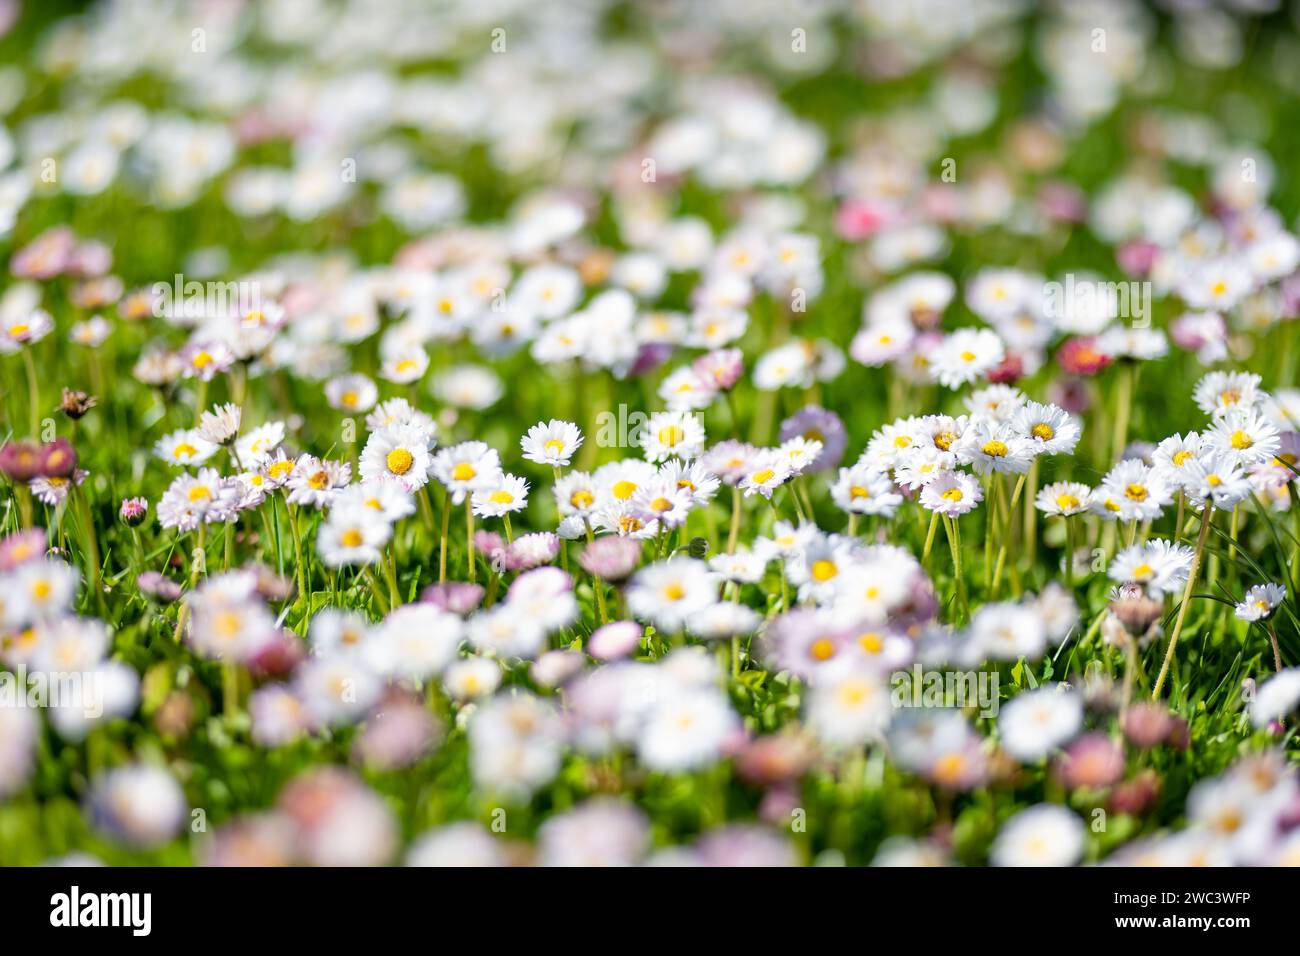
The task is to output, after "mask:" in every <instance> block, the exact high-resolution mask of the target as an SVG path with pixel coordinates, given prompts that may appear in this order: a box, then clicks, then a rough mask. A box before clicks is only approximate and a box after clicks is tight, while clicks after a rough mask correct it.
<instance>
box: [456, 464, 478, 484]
mask: <svg viewBox="0 0 1300 956" xmlns="http://www.w3.org/2000/svg"><path fill="white" fill-rule="evenodd" d="M477 474H478V472H477V471H475V470H474V466H473V465H471V464H470V463H469V462H467V461H462V462H461V463H460V464H459V465H457V466H456V467H455V468H453V469H452V470H451V480H452V481H470V480H471V479H473V478H474V476H475V475H477Z"/></svg>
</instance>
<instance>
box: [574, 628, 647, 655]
mask: <svg viewBox="0 0 1300 956" xmlns="http://www.w3.org/2000/svg"><path fill="white" fill-rule="evenodd" d="M643 633H644V631H642V629H641V625H640V624H637V623H636V622H635V621H613V622H611V623H609V624H606V625H604V626H603V627H598V628H596V630H595V631H593V632H592V634H591V637H589V638H587V653H588V654H590V655H591V656H592V657H594V658H596V660H598V661H612V660H618V659H619V658H622V657H630V656H631V655H632V653H633V652H634V651H635V650H636V649H637V648H638V647H639V646H640V645H641V636H642V634H643Z"/></svg>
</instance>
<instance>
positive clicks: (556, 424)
mask: <svg viewBox="0 0 1300 956" xmlns="http://www.w3.org/2000/svg"><path fill="white" fill-rule="evenodd" d="M582 442H583V436H582V432H581V431H580V430H579V428H578V426H577V425H575V424H573V422H564V421H560V420H559V419H556V418H552V419H551V420H550V421H549V422H546V423H545V424H543V423H538V424H536V425H534V426H533V427H532V428H530V429H528V434H527V435H525V436H524V437H523V438H521V439H519V445H520V447H521V448H522V449H523V453H524V460H525V461H531V462H536V463H537V464H539V465H551V466H552V467H556V468H558V467H561V466H568V464H569V462H570V461H572V460H573V455H574V452H576V451H577V450H578V449H579V448H581V447H582Z"/></svg>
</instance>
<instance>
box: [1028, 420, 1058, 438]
mask: <svg viewBox="0 0 1300 956" xmlns="http://www.w3.org/2000/svg"><path fill="white" fill-rule="evenodd" d="M1031 434H1032V435H1033V436H1034V437H1035V438H1037V439H1039V440H1040V441H1051V440H1052V439H1053V438H1055V437H1056V429H1055V428H1053V427H1052V426H1051V425H1049V424H1047V422H1039V423H1038V424H1037V425H1035V426H1034V427H1033V430H1032V431H1031Z"/></svg>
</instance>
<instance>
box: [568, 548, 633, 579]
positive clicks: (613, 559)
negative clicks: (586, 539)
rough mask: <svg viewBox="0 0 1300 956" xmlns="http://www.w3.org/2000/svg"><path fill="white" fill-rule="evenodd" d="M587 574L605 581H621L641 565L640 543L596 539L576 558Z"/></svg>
mask: <svg viewBox="0 0 1300 956" xmlns="http://www.w3.org/2000/svg"><path fill="white" fill-rule="evenodd" d="M578 563H579V564H581V565H582V569H583V570H584V571H586V572H587V573H588V574H592V575H595V576H596V577H598V578H601V579H602V580H605V581H622V580H623V579H624V578H626V577H627V576H628V575H630V574H631V573H632V572H633V571H635V570H636V566H637V565H638V564H640V563H641V542H640V541H637V540H635V539H632V538H597V539H596V540H595V541H593V542H591V544H589V545H587V549H586V550H585V551H583V552H582V556H581V557H580V558H578Z"/></svg>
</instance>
